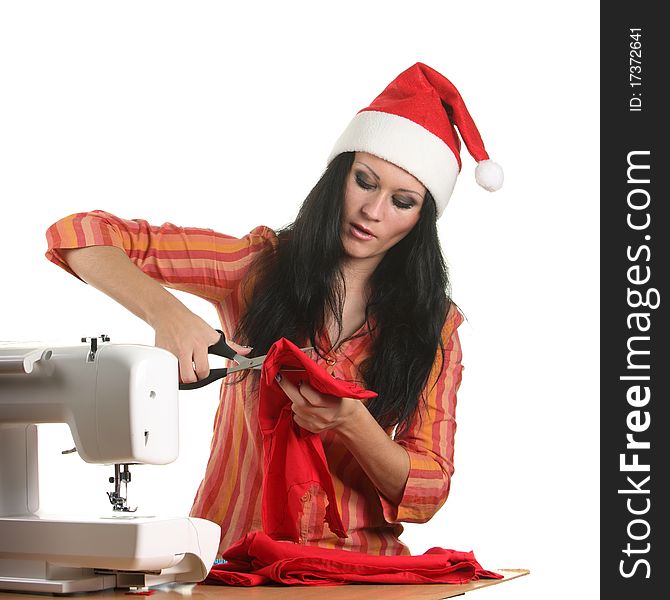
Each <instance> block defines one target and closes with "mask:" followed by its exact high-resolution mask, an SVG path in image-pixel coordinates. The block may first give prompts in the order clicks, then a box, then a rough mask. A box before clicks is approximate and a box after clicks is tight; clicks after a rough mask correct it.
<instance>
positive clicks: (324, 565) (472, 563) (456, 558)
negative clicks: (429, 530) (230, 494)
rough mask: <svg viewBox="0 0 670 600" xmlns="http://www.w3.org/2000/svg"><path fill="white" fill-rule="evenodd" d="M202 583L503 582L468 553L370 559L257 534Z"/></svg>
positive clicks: (246, 539) (231, 550)
mask: <svg viewBox="0 0 670 600" xmlns="http://www.w3.org/2000/svg"><path fill="white" fill-rule="evenodd" d="M223 558H224V559H225V560H227V561H228V562H227V563H224V564H218V565H215V566H214V567H213V568H212V570H211V571H210V572H209V575H208V576H207V579H205V581H204V583H206V584H214V585H239V586H254V585H263V584H266V583H285V584H293V585H295V584H300V585H341V584H345V583H467V582H469V581H473V580H477V579H480V578H488V579H502V575H499V574H498V573H494V572H492V571H487V570H486V569H484V568H482V566H481V565H480V564H479V563H478V562H477V560H476V559H475V555H474V554H473V553H472V552H459V551H457V550H445V549H443V548H431V549H430V550H428V551H427V552H426V553H425V554H422V555H419V556H375V555H370V554H365V553H362V552H350V551H347V550H335V549H331V548H319V547H317V546H304V545H302V544H293V543H291V542H278V541H275V540H273V539H271V538H270V537H268V536H267V535H266V534H264V533H262V532H260V531H254V532H252V533H248V534H247V535H246V536H244V537H243V538H242V539H241V540H240V541H238V542H237V543H236V544H233V545H232V546H231V547H230V548H229V549H228V550H226V552H225V553H224V554H223Z"/></svg>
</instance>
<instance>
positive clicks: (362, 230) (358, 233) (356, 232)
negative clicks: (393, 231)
mask: <svg viewBox="0 0 670 600" xmlns="http://www.w3.org/2000/svg"><path fill="white" fill-rule="evenodd" d="M350 230H351V234H352V235H353V236H354V237H356V238H358V239H359V240H371V239H373V238H374V237H375V235H374V234H373V233H372V232H371V231H370V230H369V229H367V228H366V227H363V226H362V225H359V224H358V223H351V228H350Z"/></svg>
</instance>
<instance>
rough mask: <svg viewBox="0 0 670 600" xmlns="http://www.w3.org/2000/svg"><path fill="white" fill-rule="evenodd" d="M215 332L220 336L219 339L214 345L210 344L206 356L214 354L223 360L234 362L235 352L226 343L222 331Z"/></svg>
mask: <svg viewBox="0 0 670 600" xmlns="http://www.w3.org/2000/svg"><path fill="white" fill-rule="evenodd" d="M217 331H218V332H219V333H220V334H221V337H220V338H219V341H218V342H216V344H212V345H211V346H210V347H209V348H207V354H216V355H217V356H223V357H224V358H229V359H230V360H235V357H236V356H237V352H235V350H233V349H232V348H231V347H230V346H229V345H228V344H227V343H226V334H225V333H223V331H221V330H220V329H217Z"/></svg>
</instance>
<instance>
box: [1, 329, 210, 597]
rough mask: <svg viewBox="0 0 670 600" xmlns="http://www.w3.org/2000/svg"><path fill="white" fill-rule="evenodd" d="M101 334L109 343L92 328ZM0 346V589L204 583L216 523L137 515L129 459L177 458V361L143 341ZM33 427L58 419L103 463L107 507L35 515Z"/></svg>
mask: <svg viewBox="0 0 670 600" xmlns="http://www.w3.org/2000/svg"><path fill="white" fill-rule="evenodd" d="M102 341H103V342H106V341H108V338H107V337H106V336H102ZM82 342H85V343H82V344H80V345H76V346H62V347H58V346H41V345H39V344H35V345H29V344H24V345H20V344H16V343H13V344H0V590H15V591H22V592H29V591H31V592H50V593H56V594H62V593H71V592H82V591H92V590H102V589H106V588H114V587H146V586H153V585H159V584H163V583H167V582H175V581H179V582H197V581H201V580H202V579H204V578H205V577H206V575H207V573H208V571H209V569H210V567H211V566H212V564H213V562H214V559H215V557H216V551H217V549H218V545H219V534H220V529H219V526H218V525H216V524H215V523H211V522H210V521H206V520H204V519H197V518H188V517H181V518H174V519H164V518H153V517H137V516H135V515H134V513H133V512H132V509H130V508H129V507H128V505H127V501H126V497H127V496H126V494H125V492H126V486H127V484H128V482H129V481H130V471H129V465H131V464H133V463H148V464H155V465H162V464H167V463H170V462H172V461H174V460H175V459H176V458H177V454H178V443H179V442H178V433H179V421H178V367H177V359H176V358H175V357H174V356H173V355H172V354H170V353H169V352H167V351H165V350H162V349H160V348H154V347H151V346H140V345H129V344H107V343H100V344H99V343H98V338H86V339H84V340H82ZM36 423H67V424H68V425H69V426H70V430H71V432H72V437H73V438H74V441H75V444H76V450H77V452H78V453H79V456H81V458H83V459H84V460H85V461H86V462H89V463H101V464H110V465H114V477H113V478H110V483H114V491H109V492H107V494H108V496H109V499H110V502H111V505H112V506H111V508H110V513H109V514H108V515H105V516H101V517H99V518H91V519H82V518H77V517H68V516H62V517H61V516H52V515H43V514H40V513H39V512H38V509H39V493H38V469H37V427H36V426H35V424H36Z"/></svg>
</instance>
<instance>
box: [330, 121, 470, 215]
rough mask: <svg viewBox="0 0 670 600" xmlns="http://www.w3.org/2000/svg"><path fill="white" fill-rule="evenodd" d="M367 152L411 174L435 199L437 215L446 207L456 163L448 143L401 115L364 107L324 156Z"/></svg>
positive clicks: (452, 186) (455, 173) (455, 171)
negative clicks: (327, 154)
mask: <svg viewBox="0 0 670 600" xmlns="http://www.w3.org/2000/svg"><path fill="white" fill-rule="evenodd" d="M351 151H354V152H369V153H370V154H374V155H375V156H378V157H379V158H383V159H384V160H387V161H389V162H391V163H393V164H394V165H397V166H398V167H400V168H401V169H404V170H405V171H407V172H408V173H410V174H412V175H414V177H416V178H417V179H418V180H419V181H420V182H421V183H423V185H424V186H426V188H427V189H428V191H429V192H430V193H431V195H432V196H433V198H435V204H436V205H437V216H438V217H439V216H440V215H441V214H442V213H443V212H444V209H445V208H446V206H447V202H449V198H450V197H451V192H452V191H453V189H454V185H455V184H456V178H457V177H458V173H459V166H458V161H457V160H456V157H455V156H454V153H453V152H452V151H451V149H450V148H449V146H447V144H445V143H444V141H443V140H441V139H440V138H439V137H437V136H436V135H434V134H432V133H431V132H430V131H428V130H427V129H425V128H424V127H422V126H421V125H417V124H416V123H414V121H410V120H409V119H406V118H405V117H399V116H398V115H393V114H390V113H385V112H379V111H372V110H365V111H362V112H359V113H358V114H357V115H356V116H355V117H354V118H353V119H352V120H351V123H349V125H348V126H347V128H346V129H345V130H344V133H342V135H341V136H340V137H339V139H338V140H337V142H335V146H334V147H333V150H332V151H331V153H330V156H329V157H328V162H329V163H330V161H331V160H333V158H335V157H336V156H337V155H338V154H341V153H342V152H351Z"/></svg>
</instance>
